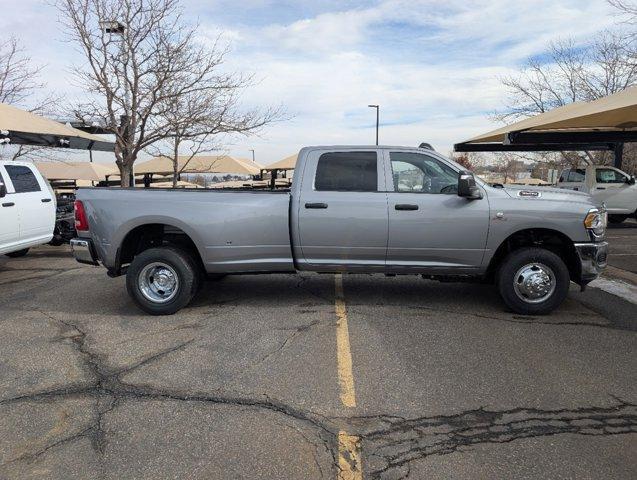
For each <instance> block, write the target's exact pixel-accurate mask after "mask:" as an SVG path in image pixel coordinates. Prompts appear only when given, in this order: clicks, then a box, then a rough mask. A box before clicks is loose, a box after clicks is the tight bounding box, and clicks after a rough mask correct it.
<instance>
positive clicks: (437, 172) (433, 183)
mask: <svg viewBox="0 0 637 480" xmlns="http://www.w3.org/2000/svg"><path fill="white" fill-rule="evenodd" d="M389 156H390V160H391V169H392V179H393V182H394V191H396V192H410V193H443V194H444V193H449V194H455V193H458V173H457V172H456V171H454V170H453V169H451V168H450V167H448V166H447V165H445V164H444V163H442V162H440V161H439V160H437V159H435V158H432V157H429V156H428V155H423V154H420V153H409V152H391V153H390V154H389Z"/></svg>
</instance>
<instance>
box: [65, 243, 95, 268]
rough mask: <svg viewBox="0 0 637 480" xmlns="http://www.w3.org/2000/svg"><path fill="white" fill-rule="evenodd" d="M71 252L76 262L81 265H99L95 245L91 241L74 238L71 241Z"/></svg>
mask: <svg viewBox="0 0 637 480" xmlns="http://www.w3.org/2000/svg"><path fill="white" fill-rule="evenodd" d="M71 251H72V252H73V256H74V257H75V260H77V261H78V262H80V263H86V264H88V265H99V263H98V261H97V260H98V259H97V255H96V254H95V249H94V248H93V243H92V242H91V241H90V240H87V239H84V238H72V239H71Z"/></svg>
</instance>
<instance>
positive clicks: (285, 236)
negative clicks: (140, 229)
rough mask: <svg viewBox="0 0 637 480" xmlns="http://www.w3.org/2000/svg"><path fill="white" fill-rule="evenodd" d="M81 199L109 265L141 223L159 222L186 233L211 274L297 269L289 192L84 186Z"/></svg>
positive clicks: (110, 265)
mask: <svg viewBox="0 0 637 480" xmlns="http://www.w3.org/2000/svg"><path fill="white" fill-rule="evenodd" d="M77 199H78V200H80V201H82V203H83V204H84V208H85V210H86V213H87V215H88V218H89V224H90V228H91V233H92V235H91V236H92V237H93V239H94V241H95V249H96V253H97V254H98V256H99V257H100V260H101V261H102V262H103V263H104V265H105V266H106V267H107V268H111V267H113V266H115V265H116V264H117V263H118V261H119V259H118V255H119V253H118V250H119V246H120V245H125V242H126V240H127V236H129V235H131V234H133V235H134V232H135V228H136V227H137V226H141V225H148V224H157V225H164V226H166V228H168V229H170V231H171V232H183V233H184V234H186V235H187V236H188V237H189V238H190V239H191V240H192V242H193V243H194V244H195V246H196V247H197V249H198V250H199V253H200V255H201V259H202V261H203V263H204V266H205V268H206V270H207V271H208V272H211V273H215V272H217V273H224V272H260V271H293V270H294V261H293V258H292V248H291V244H290V235H289V204H290V193H289V191H285V190H274V191H270V190H266V191H261V190H240V191H232V190H194V189H193V190H178V189H154V188H153V189H143V188H81V189H79V190H78V192H77ZM107 241H108V243H106V242H107Z"/></svg>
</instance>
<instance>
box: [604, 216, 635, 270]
mask: <svg viewBox="0 0 637 480" xmlns="http://www.w3.org/2000/svg"><path fill="white" fill-rule="evenodd" d="M607 237H608V242H609V244H610V246H611V254H612V255H611V256H610V257H609V264H610V265H612V266H614V267H617V268H621V269H624V270H628V271H630V272H633V273H637V221H635V220H634V219H630V220H626V221H625V222H623V223H620V224H619V225H611V226H610V228H609V229H608V232H607Z"/></svg>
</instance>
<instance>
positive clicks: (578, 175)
mask: <svg viewBox="0 0 637 480" xmlns="http://www.w3.org/2000/svg"><path fill="white" fill-rule="evenodd" d="M585 177H586V170H584V169H583V168H573V169H572V170H571V171H570V172H569V173H568V181H569V182H583V181H584V178H585Z"/></svg>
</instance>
